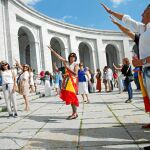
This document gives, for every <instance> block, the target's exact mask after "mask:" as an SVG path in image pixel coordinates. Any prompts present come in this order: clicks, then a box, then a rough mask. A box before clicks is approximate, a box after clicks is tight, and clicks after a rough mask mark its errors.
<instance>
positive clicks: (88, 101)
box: [85, 94, 90, 103]
mask: <svg viewBox="0 0 150 150" xmlns="http://www.w3.org/2000/svg"><path fill="white" fill-rule="evenodd" d="M85 96H86V98H87V103H90V100H89V97H88V94H85Z"/></svg>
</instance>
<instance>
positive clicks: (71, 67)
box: [69, 62, 78, 71]
mask: <svg viewBox="0 0 150 150" xmlns="http://www.w3.org/2000/svg"><path fill="white" fill-rule="evenodd" d="M77 64H78V63H76V62H73V63H72V64H71V65H69V68H70V70H72V71H74V70H75V66H76V65H77Z"/></svg>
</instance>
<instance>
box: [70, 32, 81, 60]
mask: <svg viewBox="0 0 150 150" xmlns="http://www.w3.org/2000/svg"><path fill="white" fill-rule="evenodd" d="M70 48H71V51H70V52H74V53H76V55H77V62H78V63H79V62H80V56H79V47H78V43H77V39H76V36H75V35H73V34H71V35H70Z"/></svg>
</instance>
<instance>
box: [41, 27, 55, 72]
mask: <svg viewBox="0 0 150 150" xmlns="http://www.w3.org/2000/svg"><path fill="white" fill-rule="evenodd" d="M49 37H50V36H49V34H48V30H47V28H46V27H44V26H42V28H41V44H42V45H41V47H42V50H41V52H42V57H43V58H42V59H43V66H42V68H43V70H49V71H50V72H52V71H53V68H52V57H51V52H50V50H49V49H48V48H47V46H48V45H50V38H49Z"/></svg>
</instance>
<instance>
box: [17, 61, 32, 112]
mask: <svg viewBox="0 0 150 150" xmlns="http://www.w3.org/2000/svg"><path fill="white" fill-rule="evenodd" d="M16 64H17V65H18V67H20V69H22V73H21V74H20V76H19V83H18V89H19V94H21V95H23V99H24V100H25V111H29V100H28V95H29V87H30V85H29V65H27V64H23V65H20V64H19V62H18V61H16Z"/></svg>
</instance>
